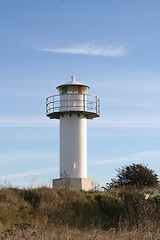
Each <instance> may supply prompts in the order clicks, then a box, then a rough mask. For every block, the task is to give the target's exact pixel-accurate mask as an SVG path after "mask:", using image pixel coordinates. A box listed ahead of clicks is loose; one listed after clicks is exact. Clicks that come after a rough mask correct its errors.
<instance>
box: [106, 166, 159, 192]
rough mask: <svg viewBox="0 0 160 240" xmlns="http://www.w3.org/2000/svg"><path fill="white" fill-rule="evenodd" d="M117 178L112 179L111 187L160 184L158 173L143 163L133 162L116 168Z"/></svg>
mask: <svg viewBox="0 0 160 240" xmlns="http://www.w3.org/2000/svg"><path fill="white" fill-rule="evenodd" d="M116 171H117V172H118V174H117V176H116V177H117V179H112V183H111V184H110V187H120V186H122V187H137V188H143V187H155V186H158V184H159V180H158V175H157V174H155V173H154V171H153V170H152V169H149V168H148V167H147V166H145V165H142V164H134V163H133V164H131V165H129V166H123V167H122V168H118V169H116Z"/></svg>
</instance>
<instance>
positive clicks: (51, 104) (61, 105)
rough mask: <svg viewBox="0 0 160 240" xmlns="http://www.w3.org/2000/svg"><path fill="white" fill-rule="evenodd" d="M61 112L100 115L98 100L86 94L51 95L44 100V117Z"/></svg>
mask: <svg viewBox="0 0 160 240" xmlns="http://www.w3.org/2000/svg"><path fill="white" fill-rule="evenodd" d="M63 112H88V113H92V114H97V116H99V115H100V100H99V98H98V97H97V96H92V95H87V94H66V95H53V96H50V97H48V98H47V99H46V115H47V116H49V115H51V114H56V113H57V114H58V113H63Z"/></svg>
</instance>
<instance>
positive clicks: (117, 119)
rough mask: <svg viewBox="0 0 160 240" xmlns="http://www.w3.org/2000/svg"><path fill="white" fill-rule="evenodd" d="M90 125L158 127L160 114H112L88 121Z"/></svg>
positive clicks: (159, 125)
mask: <svg viewBox="0 0 160 240" xmlns="http://www.w3.org/2000/svg"><path fill="white" fill-rule="evenodd" d="M88 126H90V127H110V128H160V116H158V115H152V116H136V115H126V116H121V115H113V116H111V115H110V116H109V115H108V116H106V117H101V118H100V119H97V120H96V121H89V123H88Z"/></svg>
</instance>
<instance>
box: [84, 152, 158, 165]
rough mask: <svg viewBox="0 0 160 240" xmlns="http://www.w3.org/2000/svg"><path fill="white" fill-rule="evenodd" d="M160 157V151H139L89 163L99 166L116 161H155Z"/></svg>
mask: <svg viewBox="0 0 160 240" xmlns="http://www.w3.org/2000/svg"><path fill="white" fill-rule="evenodd" d="M159 159H160V151H159V150H157V151H145V152H139V153H135V154H132V155H129V156H124V157H117V158H111V159H105V160H99V161H91V162H89V163H88V165H89V166H98V165H105V164H109V163H115V162H122V163H125V164H126V163H127V162H134V163H136V162H140V161H141V162H144V161H145V162H146V161H147V162H148V161H151V160H152V161H154V160H159Z"/></svg>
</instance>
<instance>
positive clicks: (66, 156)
mask: <svg viewBox="0 0 160 240" xmlns="http://www.w3.org/2000/svg"><path fill="white" fill-rule="evenodd" d="M71 79H72V80H71V82H68V83H65V84H62V85H59V86H57V89H58V92H59V94H58V95H54V96H50V97H48V98H47V99H46V115H47V116H48V117H49V118H50V119H59V120H60V178H59V179H53V188H61V187H64V186H65V185H66V184H67V185H68V187H71V188H74V189H83V190H90V189H92V188H93V186H94V181H93V179H89V178H87V119H93V118H96V117H99V114H100V100H99V99H98V98H97V96H91V95H88V94H87V93H88V89H89V86H87V85H86V84H82V83H79V82H77V81H76V79H75V76H72V77H71Z"/></svg>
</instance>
